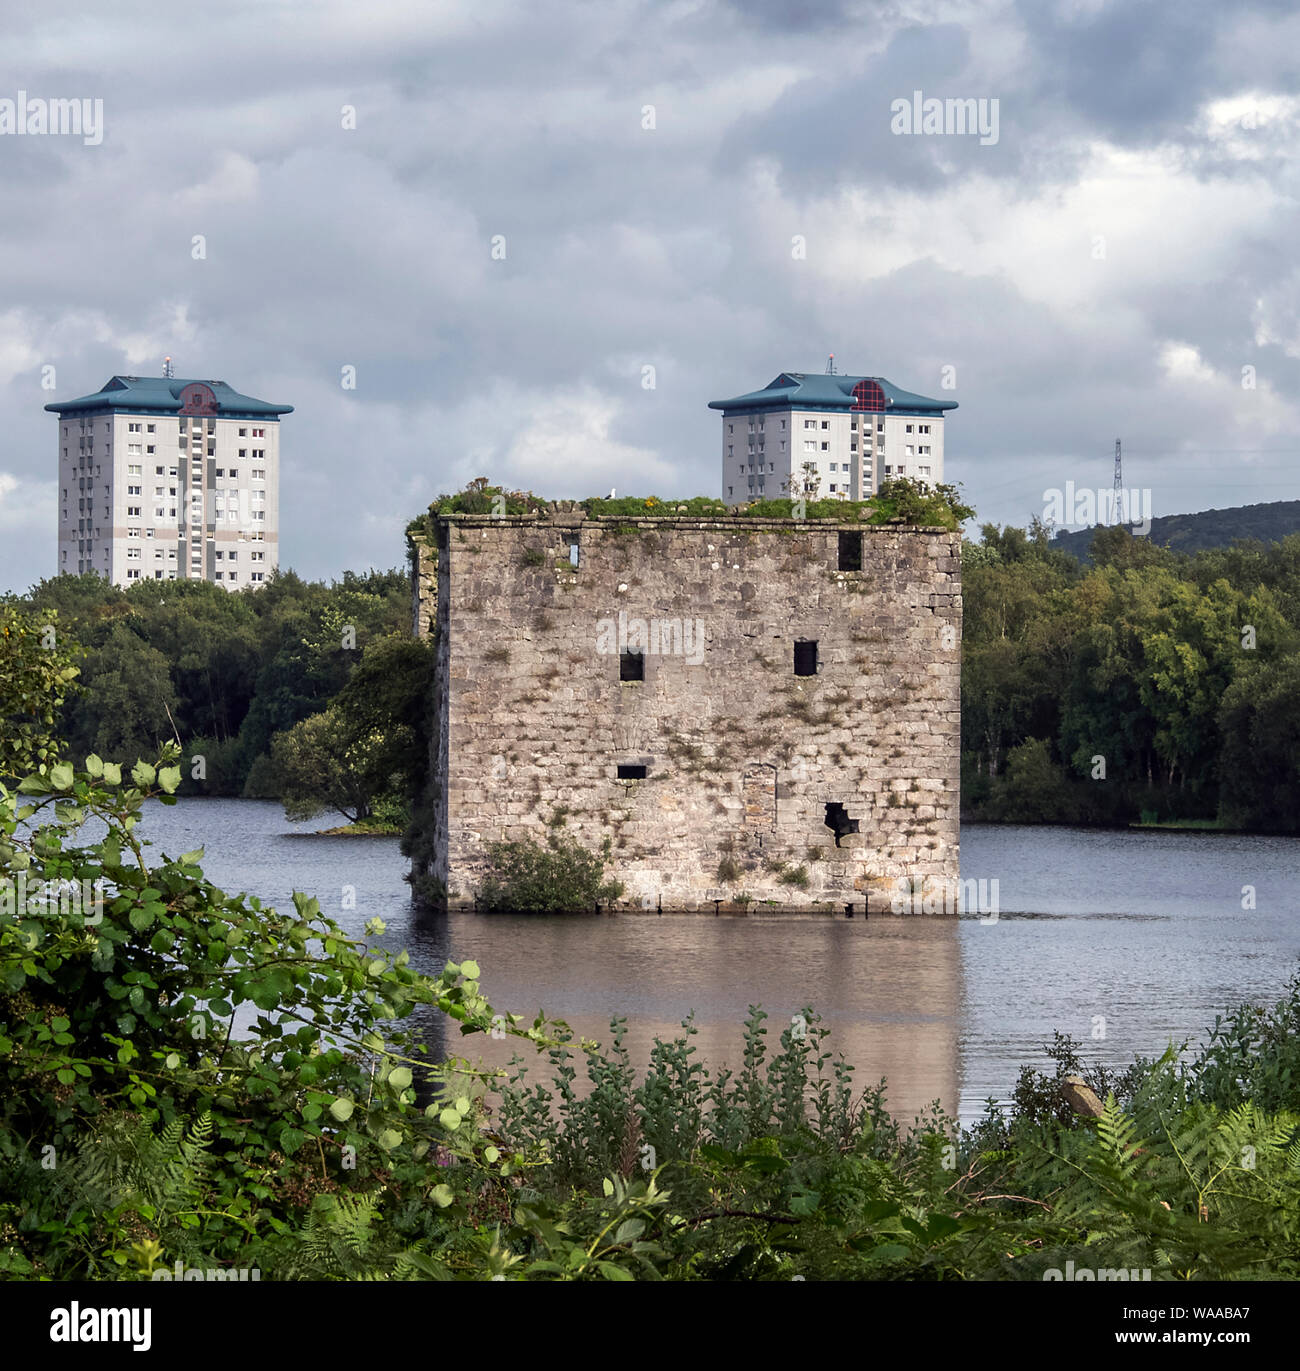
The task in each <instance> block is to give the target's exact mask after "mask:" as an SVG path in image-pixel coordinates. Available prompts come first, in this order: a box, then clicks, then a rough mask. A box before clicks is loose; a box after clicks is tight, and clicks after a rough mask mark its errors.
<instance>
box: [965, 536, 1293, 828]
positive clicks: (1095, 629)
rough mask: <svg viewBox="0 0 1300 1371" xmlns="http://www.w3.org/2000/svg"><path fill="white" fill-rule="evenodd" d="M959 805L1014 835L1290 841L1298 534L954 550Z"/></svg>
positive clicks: (1016, 540)
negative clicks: (1167, 825) (1016, 830)
mask: <svg viewBox="0 0 1300 1371" xmlns="http://www.w3.org/2000/svg"><path fill="white" fill-rule="evenodd" d="M962 580H963V587H962V589H963V602H964V612H965V622H964V627H963V656H962V801H963V807H964V810H965V813H966V816H967V817H970V818H979V819H991V820H1001V821H1006V822H1024V823H1042V822H1048V823H1052V822H1056V823H1091V824H1120V823H1130V822H1134V821H1141V820H1144V819H1145V820H1146V821H1147V822H1186V821H1196V820H1199V821H1204V822H1211V823H1218V824H1220V825H1222V826H1225V827H1232V828H1243V829H1252V830H1258V831H1264V832H1286V833H1294V832H1296V831H1297V830H1298V829H1300V536H1297V535H1293V536H1291V537H1288V538H1285V539H1283V540H1282V541H1281V542H1280V543H1276V544H1272V545H1265V544H1263V543H1259V542H1244V543H1238V544H1236V545H1234V546H1232V547H1230V548H1214V549H1207V550H1202V551H1198V552H1196V553H1194V554H1191V555H1188V554H1185V553H1181V552H1176V551H1171V550H1168V549H1165V548H1161V547H1158V546H1156V545H1154V544H1153V543H1151V542H1150V541H1149V540H1147V539H1144V538H1141V537H1134V536H1133V535H1132V534H1131V533H1130V532H1129V531H1128V529H1126V528H1124V527H1122V526H1120V527H1114V528H1102V529H1098V530H1096V532H1095V534H1094V536H1093V540H1092V545H1091V556H1090V565H1085V564H1081V563H1080V562H1079V561H1078V560H1077V559H1076V558H1074V557H1072V556H1070V555H1069V554H1068V553H1066V552H1063V551H1061V550H1060V549H1059V548H1057V547H1055V546H1054V545H1053V543H1052V541H1051V540H1050V539H1049V537H1048V534H1047V530H1046V529H1045V528H1044V527H1043V526H1042V525H1041V524H1040V523H1037V522H1036V523H1035V524H1033V525H1032V526H1031V527H1030V529H1029V530H1028V531H1026V530H1023V529H1018V528H1006V529H999V528H997V527H995V526H994V525H991V524H986V525H985V526H984V527H983V529H982V532H981V538H980V540H979V541H978V542H976V541H971V542H968V543H966V544H965V545H964V547H963V552H962Z"/></svg>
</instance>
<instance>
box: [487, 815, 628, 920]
mask: <svg viewBox="0 0 1300 1371" xmlns="http://www.w3.org/2000/svg"><path fill="white" fill-rule="evenodd" d="M609 852H610V842H609V839H608V838H606V839H605V843H604V846H603V847H602V848H601V850H600V852H589V851H588V850H587V849H586V848H585V847H583V846H582V844H581V843H579V842H578V841H577V840H576V839H573V838H562V837H560V835H559V834H557V833H551V834H550V835H548V838H547V842H546V846H545V847H543V846H542V845H541V844H540V843H535V842H532V841H531V840H530V839H526V838H525V839H522V840H520V841H517V842H508V843H493V844H492V845H491V847H489V848H488V860H489V862H490V863H491V869H490V873H489V875H488V877H487V879H486V880H485V881H484V882H483V885H482V886H481V887H480V889H479V892H478V896H477V899H478V906H479V908H480V909H486V910H489V911H493V912H499V913H518V914H548V913H559V914H563V913H576V912H585V911H587V910H592V909H595V907H596V906H597V905H599V904H607V903H608V902H609V901H610V900H616V899H618V897H619V896H620V895H621V894H622V893H623V885H622V882H621V881H607V880H606V879H605V862H606V860H607V859H608V857H609Z"/></svg>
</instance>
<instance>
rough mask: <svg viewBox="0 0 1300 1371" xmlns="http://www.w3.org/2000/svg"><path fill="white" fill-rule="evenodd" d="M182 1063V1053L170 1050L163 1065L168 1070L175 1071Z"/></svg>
mask: <svg viewBox="0 0 1300 1371" xmlns="http://www.w3.org/2000/svg"><path fill="white" fill-rule="evenodd" d="M180 1064H181V1054H180V1053H179V1052H169V1053H168V1054H167V1057H166V1060H165V1061H164V1062H163V1065H164V1066H165V1067H166V1068H167V1070H168V1071H175V1070H176V1068H177V1067H178V1066H179V1065H180Z"/></svg>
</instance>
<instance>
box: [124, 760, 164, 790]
mask: <svg viewBox="0 0 1300 1371" xmlns="http://www.w3.org/2000/svg"><path fill="white" fill-rule="evenodd" d="M157 778H158V773H157V772H156V771H155V770H154V769H153V767H151V766H150V765H149V763H148V762H137V763H136V764H135V765H134V766H133V767H132V768H131V779H132V780H133V781H134V782H135V783H136V785H138V786H139V787H140V789H141V790H147V789H148V788H149V787H150V786H151V785H153V783H154V781H155V780H157Z"/></svg>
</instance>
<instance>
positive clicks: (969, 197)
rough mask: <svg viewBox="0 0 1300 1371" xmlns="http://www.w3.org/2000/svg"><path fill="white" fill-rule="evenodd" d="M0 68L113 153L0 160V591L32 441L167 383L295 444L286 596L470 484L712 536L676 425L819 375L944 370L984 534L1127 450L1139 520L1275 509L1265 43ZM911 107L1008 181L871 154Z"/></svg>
mask: <svg viewBox="0 0 1300 1371" xmlns="http://www.w3.org/2000/svg"><path fill="white" fill-rule="evenodd" d="M4 26H5V36H6V43H5V45H4V46H5V51H4V57H3V59H0V72H3V76H0V99H4V98H8V99H12V100H16V99H17V98H18V92H19V91H26V92H27V95H28V98H29V99H30V98H33V97H45V98H54V97H65V98H68V97H86V98H92V99H102V101H103V108H104V133H103V139H102V142H100V143H98V144H97V145H94V146H87V145H86V144H85V142H84V140H83V139H79V138H75V137H39V136H16V135H12V134H9V135H6V134H0V174H2V175H3V187H4V200H3V204H4V215H3V220H0V248H2V250H0V282H2V283H3V289H2V290H0V589H6V588H7V589H22V588H24V587H26V586H27V585H28V584H30V583H31V582H32V581H33V580H35V579H36V578H38V577H40V576H44V575H49V574H52V573H53V571H54V565H55V472H56V464H55V437H54V434H55V419H54V416H52V415H48V414H46V413H45V412H44V411H43V409H42V406H43V405H44V404H45V403H46V402H47V401H49V400H51V399H64V398H71V397H73V396H76V395H81V394H85V393H87V392H90V391H94V390H97V389H99V387H100V386H101V385H102V384H103V383H104V382H105V381H106V380H107V379H108V378H109V377H110V376H111V375H113V374H114V373H115V372H124V373H133V374H139V375H157V374H160V372H161V361H162V358H163V356H164V354H167V353H170V354H172V355H173V356H174V357H175V359H176V366H177V374H178V375H181V376H189V377H201V378H215V379H220V380H224V381H227V382H229V383H230V384H231V385H233V386H234V387H236V389H240V390H243V391H245V392H247V393H250V394H253V395H257V396H259V397H261V398H263V399H268V400H273V401H276V402H278V403H286V404H292V405H294V406H295V413H294V414H292V415H290V416H289V417H288V418H287V419H286V421H285V423H284V427H283V429H282V482H281V549H282V563H283V564H286V565H291V566H294V567H295V568H297V569H298V570H300V571H301V572H303V573H304V574H307V575H311V576H323V577H329V576H332V575H337V574H339V573H340V572H341V571H342V570H343V569H344V568H347V567H352V568H362V567H365V566H369V565H377V566H381V567H384V566H393V565H397V564H399V563H400V562H401V561H402V558H403V545H402V537H401V531H402V527H403V525H404V524H405V522H406V521H407V520H408V519H409V518H410V517H411V516H412V515H413V514H415V513H418V512H419V511H420V510H421V509H423V508H424V506H425V505H426V504H427V503H428V501H429V499H430V498H431V497H432V496H433V495H435V494H437V493H438V492H440V491H446V490H451V489H455V488H458V487H459V486H461V485H463V484H464V482H465V481H466V480H468V479H470V478H471V477H474V476H477V475H487V476H489V477H491V478H492V479H493V481H494V482H506V483H508V484H510V485H513V486H521V487H526V488H530V489H532V490H535V491H537V492H538V493H539V494H545V495H549V496H553V497H581V496H584V495H589V494H605V493H607V492H608V490H609V489H610V488H611V487H617V488H618V490H619V493H620V494H624V493H626V494H633V493H640V492H646V493H650V492H654V493H658V494H660V495H688V494H695V493H706V494H717V493H719V487H720V477H719V450H720V436H719V423H720V420H719V418H718V416H717V414H716V413H715V412H713V411H710V410H709V409H708V408H707V403H708V401H709V400H711V399H717V398H720V397H725V396H730V395H735V394H738V393H741V392H743V391H747V390H750V389H754V388H756V387H758V386H761V385H764V384H766V382H767V381H769V380H770V379H771V378H772V377H773V376H775V375H776V374H777V372H779V371H781V370H785V369H789V370H805V371H818V370H821V369H822V368H823V367H824V365H825V361H826V356H827V353H829V352H832V351H833V352H834V353H835V355H836V361H837V365H838V367H839V369H840V370H841V371H847V372H856V373H866V374H875V375H882V376H886V377H888V378H889V379H890V380H892V381H894V382H895V383H897V384H898V385H901V386H903V387H905V388H907V389H911V390H917V391H921V392H923V393H928V394H934V395H939V394H944V393H945V392H943V391H942V390H941V385H942V381H941V378H942V376H943V374H944V368H946V367H950V368H953V369H954V371H953V372H952V373H950V374H951V375H953V376H955V380H956V385H955V388H954V389H952V390H951V391H949V392H947V395H948V398H955V399H957V400H958V401H959V403H960V408H959V409H958V410H957V411H956V412H955V414H954V415H953V416H952V417H950V418H949V420H948V426H947V439H946V441H947V453H948V461H947V475H948V479H949V480H954V481H957V482H960V483H961V484H962V486H963V487H964V490H965V492H966V494H967V496H968V498H969V500H970V501H971V502H972V503H973V504H974V505H975V506H976V508H977V510H978V512H979V516H980V518H981V520H984V519H991V520H995V521H997V522H1015V523H1021V524H1023V523H1026V522H1027V521H1028V520H1029V518H1030V517H1031V516H1033V515H1034V514H1041V513H1042V512H1043V509H1044V492H1045V491H1046V490H1048V489H1050V488H1053V487H1062V486H1063V485H1064V483H1065V482H1066V481H1073V482H1074V483H1075V485H1076V486H1077V487H1092V488H1096V487H1099V486H1101V487H1108V486H1109V485H1110V481H1111V463H1112V451H1113V444H1114V440H1115V438H1116V437H1117V436H1121V437H1122V438H1123V439H1124V452H1125V476H1126V479H1127V483H1128V484H1129V485H1131V486H1135V487H1145V488H1149V489H1150V491H1151V498H1152V504H1153V508H1154V512H1155V513H1156V514H1162V513H1176V512H1181V511H1188V510H1197V509H1206V508H1213V507H1215V506H1219V507H1223V506H1229V505H1236V504H1246V503H1254V502H1258V501H1265V500H1278V499H1290V498H1296V497H1297V496H1300V483H1298V482H1297V481H1296V479H1295V476H1294V472H1295V461H1296V456H1297V451H1300V441H1297V429H1298V423H1300V326H1298V324H1297V308H1298V306H1300V276H1298V274H1297V268H1296V241H1297V228H1298V225H1297V214H1296V192H1297V186H1298V183H1300V177H1298V176H1297V168H1296V162H1295V160H1294V151H1293V150H1294V148H1295V147H1296V146H1297V133H1298V132H1300V99H1298V96H1300V16H1298V15H1297V14H1296V13H1295V12H1294V10H1293V7H1292V6H1291V4H1289V3H1287V2H1285V0H1279V2H1278V3H1269V2H1268V0H1256V2H1255V3H1251V0H1244V3H1234V4H1233V5H1231V6H1228V5H1224V4H1222V3H1214V4H1210V3H1205V2H1204V0H1168V3H1143V0H1118V2H1116V3H1101V2H1100V0H1055V2H1053V0H1022V2H1021V3H996V2H989V3H978V4H966V3H960V0H951V2H949V3H944V2H943V0H939V2H938V3H925V0H919V2H918V3H899V4H888V3H887V4H875V3H868V4H854V3H849V0H845V2H844V3H836V2H835V0H806V2H803V3H801V2H800V0H763V2H762V3H733V4H726V3H721V2H719V0H681V3H655V2H654V0H644V2H643V3H631V2H630V0H576V2H574V3H565V0H545V2H544V3H541V2H540V0H531V3H530V2H528V0H513V3H498V2H497V0H435V2H434V3H425V4H415V3H412V0H397V2H393V0H367V3H366V4H357V3H354V2H349V3H334V2H333V0H322V2H321V3H297V4H279V3H275V0H256V3H246V2H244V0H226V3H223V4H222V5H220V6H212V5H202V6H200V5H194V4H181V5H178V6H173V7H169V8H166V9H162V10H160V9H159V7H158V6H157V5H156V4H155V3H147V4H146V3H136V2H135V0H116V3H114V4H113V5H111V6H108V5H103V4H100V3H94V4H62V3H58V2H57V0H55V3H53V4H50V5H43V6H30V7H28V6H19V5H16V4H14V3H12V0H11V3H9V4H8V5H7V6H6V15H5V19H4ZM914 91H920V92H922V95H923V97H929V98H935V97H938V98H959V99H965V98H975V99H986V100H996V101H997V102H998V104H997V110H998V126H997V141H996V142H993V141H991V140H988V139H985V140H981V139H980V137H979V136H978V135H969V134H967V135H963V134H942V135H941V134H930V135H916V136H913V135H909V134H906V133H903V134H900V133H896V132H894V131H893V128H892V125H894V124H896V123H897V121H896V120H895V119H894V118H893V117H892V114H891V105H892V102H893V101H895V100H898V99H907V100H909V101H910V100H911V98H912V93H913V92H914ZM345 107H350V108H351V109H353V110H354V111H355V115H354V116H349V115H348V114H346V113H345ZM647 107H649V109H647ZM990 108H991V107H990ZM351 123H355V127H346V126H345V125H348V124H351ZM200 235H201V237H202V240H203V245H204V249H205V252H206V255H204V256H196V255H195V252H196V250H195V248H194V246H193V244H194V242H195V239H196V236H200ZM800 241H802V243H803V244H804V245H805V246H804V251H803V252H799V251H798V250H797V246H796V245H797V244H798V243H799V242H800ZM494 243H495V244H496V245H497V247H496V251H495V252H494ZM348 367H354V368H355V369H356V370H355V375H356V385H355V388H354V389H346V388H345V387H344V386H343V385H342V384H341V381H342V378H343V376H344V374H345V373H344V368H348ZM646 367H653V368H654V373H653V376H654V388H653V389H647V388H645V386H644V385H643V377H644V376H645V375H646V374H647V373H646V372H645V371H644V368H646ZM48 368H53V370H52V371H50V370H48ZM1247 368H1253V371H1249V370H1245V369H1247ZM1252 382H1253V384H1252ZM50 384H53V387H54V388H53V390H50V389H46V388H43V387H45V386H48V385H50Z"/></svg>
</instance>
